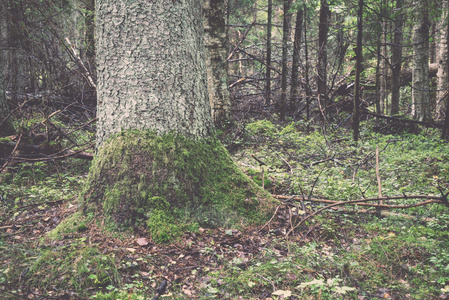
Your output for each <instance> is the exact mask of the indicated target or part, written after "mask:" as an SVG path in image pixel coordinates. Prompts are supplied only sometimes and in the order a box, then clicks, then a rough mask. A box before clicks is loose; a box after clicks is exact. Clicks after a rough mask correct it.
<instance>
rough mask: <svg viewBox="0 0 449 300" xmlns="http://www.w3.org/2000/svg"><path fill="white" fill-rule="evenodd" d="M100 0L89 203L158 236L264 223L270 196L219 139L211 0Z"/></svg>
mask: <svg viewBox="0 0 449 300" xmlns="http://www.w3.org/2000/svg"><path fill="white" fill-rule="evenodd" d="M96 4H97V6H96V20H97V23H96V30H97V31H96V34H97V35H96V36H97V41H98V44H97V64H98V69H97V74H98V85H97V86H98V121H97V137H98V141H97V153H96V155H95V157H94V160H93V162H92V167H91V169H90V172H89V176H88V178H87V181H86V183H85V186H84V189H83V192H82V197H81V198H82V201H81V206H80V210H82V211H83V212H84V213H90V212H92V213H93V214H94V215H95V216H101V217H103V218H104V219H103V220H104V221H105V223H107V225H106V226H107V227H108V228H117V227H118V228H123V227H125V228H126V227H130V226H134V225H137V224H139V225H138V226H139V228H141V226H146V227H145V228H146V229H148V231H149V233H150V234H151V237H152V239H153V240H154V241H156V242H166V241H170V240H171V239H173V238H176V237H177V236H180V235H181V234H182V233H183V232H184V231H185V230H189V228H192V226H194V227H193V228H195V226H196V228H197V226H199V225H200V226H208V227H213V226H219V227H231V226H235V225H236V224H237V223H240V222H246V221H251V222H262V220H264V219H265V218H266V216H265V214H266V212H268V211H269V210H271V209H272V205H271V201H269V200H270V199H271V198H270V196H269V195H267V194H266V193H265V192H264V191H263V190H261V189H260V188H258V187H256V185H255V184H254V182H252V181H250V179H249V178H247V177H246V176H244V174H243V173H242V172H241V171H240V170H239V169H238V167H237V166H236V165H235V164H234V163H233V161H232V159H231V157H230V156H229V154H228V152H227V151H226V149H224V147H223V146H222V145H221V143H220V142H219V141H218V140H217V139H216V138H214V134H213V133H214V124H213V121H212V117H211V112H210V104H209V99H208V95H207V82H206V65H205V55H204V51H205V48H204V31H203V19H202V12H203V10H202V0H186V1H173V0H160V1H150V2H148V1H145V0H97V2H96ZM264 209H267V210H264Z"/></svg>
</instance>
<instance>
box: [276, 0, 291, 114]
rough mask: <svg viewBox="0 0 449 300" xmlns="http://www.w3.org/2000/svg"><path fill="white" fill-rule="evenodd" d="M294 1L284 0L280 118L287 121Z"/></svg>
mask: <svg viewBox="0 0 449 300" xmlns="http://www.w3.org/2000/svg"><path fill="white" fill-rule="evenodd" d="M291 5H292V0H284V22H283V26H282V28H283V29H282V75H281V76H282V77H281V101H280V103H279V116H280V119H281V120H285V114H286V112H287V77H288V65H287V59H288V38H289V35H290V23H291V13H290V12H289V10H290V7H291Z"/></svg>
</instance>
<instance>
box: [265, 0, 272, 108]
mask: <svg viewBox="0 0 449 300" xmlns="http://www.w3.org/2000/svg"><path fill="white" fill-rule="evenodd" d="M272 14H273V3H272V0H268V18H267V70H266V76H265V106H267V105H270V103H271V15H272Z"/></svg>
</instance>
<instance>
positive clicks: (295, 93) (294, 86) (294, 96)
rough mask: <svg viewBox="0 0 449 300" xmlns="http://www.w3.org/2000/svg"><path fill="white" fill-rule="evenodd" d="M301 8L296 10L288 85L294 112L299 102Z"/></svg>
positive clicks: (291, 106)
mask: <svg viewBox="0 0 449 300" xmlns="http://www.w3.org/2000/svg"><path fill="white" fill-rule="evenodd" d="M303 12H304V11H303V9H302V8H298V11H297V12H296V26H295V40H294V42H293V58H292V78H291V85H290V108H291V110H292V112H293V113H294V114H295V113H296V111H297V110H298V104H299V102H300V99H301V98H300V96H299V60H300V53H299V52H300V50H301V35H302V24H303V22H304V20H303Z"/></svg>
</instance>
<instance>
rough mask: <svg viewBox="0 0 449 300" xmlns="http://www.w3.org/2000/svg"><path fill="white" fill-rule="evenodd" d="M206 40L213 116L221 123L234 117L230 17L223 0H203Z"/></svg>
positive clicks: (218, 125) (223, 124)
mask: <svg viewBox="0 0 449 300" xmlns="http://www.w3.org/2000/svg"><path fill="white" fill-rule="evenodd" d="M203 4H204V6H203V15H204V37H205V38H204V44H205V46H206V65H207V85H208V92H209V102H210V106H211V112H212V119H213V120H214V123H215V125H216V126H217V127H220V128H222V127H225V126H226V123H227V122H228V121H230V120H231V100H230V98H229V90H228V63H227V61H226V58H227V57H226V56H227V55H226V54H227V50H226V46H227V43H226V19H225V2H224V1H223V0H203Z"/></svg>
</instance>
